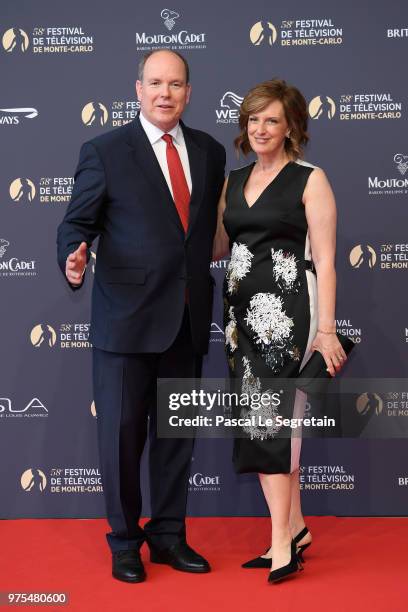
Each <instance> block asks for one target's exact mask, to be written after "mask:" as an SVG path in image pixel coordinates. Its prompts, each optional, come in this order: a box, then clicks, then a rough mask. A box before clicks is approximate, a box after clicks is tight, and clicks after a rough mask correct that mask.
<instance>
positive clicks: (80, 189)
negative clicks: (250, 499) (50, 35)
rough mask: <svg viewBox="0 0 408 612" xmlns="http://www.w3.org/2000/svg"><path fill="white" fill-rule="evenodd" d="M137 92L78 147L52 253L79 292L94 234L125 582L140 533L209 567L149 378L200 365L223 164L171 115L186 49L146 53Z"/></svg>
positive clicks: (97, 316)
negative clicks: (116, 123) (145, 463)
mask: <svg viewBox="0 0 408 612" xmlns="http://www.w3.org/2000/svg"><path fill="white" fill-rule="evenodd" d="M136 90H137V94H138V98H139V100H140V104H141V112H140V114H139V116H138V117H137V118H136V119H135V120H134V121H133V122H132V123H130V124H128V125H125V126H124V127H121V128H118V129H115V130H112V131H110V132H108V133H106V134H103V135H101V136H98V137H97V138H94V139H93V140H91V141H90V142H87V143H85V144H84V145H83V147H82V149H81V153H80V159H79V164H78V168H77V171H76V175H75V186H74V189H73V194H72V198H71V202H70V204H69V207H68V210H67V212H66V215H65V217H64V220H63V222H62V223H61V225H60V227H59V229H58V258H59V264H60V267H61V269H62V271H63V273H64V274H65V275H66V278H67V280H68V282H69V284H70V286H71V287H72V288H73V289H76V288H78V287H80V286H81V284H82V282H83V275H84V272H85V267H86V263H87V260H89V247H90V246H91V243H92V241H93V240H94V239H95V238H96V237H97V236H99V246H98V254H97V263H96V268H95V280H94V286H93V296H92V318H91V341H92V344H93V377H94V397H95V404H96V408H97V412H98V444H99V455H100V465H101V473H102V480H103V487H104V493H105V501H106V511H107V518H108V521H109V524H110V526H111V529H112V532H111V533H109V534H107V539H108V543H109V545H110V548H111V551H112V563H113V566H112V573H113V575H114V577H115V578H118V579H119V580H125V581H127V582H141V581H143V580H144V579H145V571H144V568H143V564H142V562H141V558H140V553H139V549H140V547H141V545H142V544H143V542H144V541H145V540H147V543H148V545H149V548H150V558H151V560H152V561H153V562H156V563H165V564H168V565H171V566H172V567H174V568H175V569H179V570H182V571H187V572H196V573H199V572H208V571H209V570H210V566H209V564H208V562H207V561H206V560H205V559H204V558H203V557H201V556H200V555H199V554H197V553H196V552H195V551H194V550H193V549H192V548H190V547H189V546H188V544H187V542H186V535H185V512H186V499H187V488H188V476H189V468H190V461H191V454H192V449H193V440H191V439H158V438H157V436H156V420H157V415H156V412H157V406H156V381H157V378H167V377H169V378H194V377H196V376H197V375H199V374H200V369H201V360H202V355H203V354H205V353H206V352H207V348H208V340H209V330H210V323H211V309H212V293H213V281H212V277H211V276H210V272H209V267H210V260H211V251H212V241H213V236H214V232H215V226H216V211H217V202H218V198H219V196H220V193H221V189H222V184H223V179H224V166H225V150H224V148H223V147H222V146H221V145H220V144H219V143H218V142H217V141H216V140H214V139H213V138H212V137H211V136H209V135H208V134H206V133H204V132H200V131H197V130H192V129H190V128H188V127H187V126H185V125H184V124H183V123H182V122H181V121H179V119H180V117H181V115H182V112H183V110H184V108H185V106H186V104H187V103H188V101H189V97H190V84H189V73H188V65H187V62H186V61H185V59H184V58H183V57H182V56H181V55H179V54H177V53H174V52H172V51H167V50H160V51H155V52H152V53H149V54H147V55H146V56H145V57H144V58H143V60H142V62H141V64H140V67H139V80H138V81H137V83H136ZM164 408H165V407H163V409H164ZM148 420H149V427H148ZM147 430H149V441H150V444H149V466H150V493H151V515H152V516H151V519H150V521H149V522H148V523H147V524H146V525H145V526H144V529H142V528H141V527H140V526H139V517H140V513H141V504H142V498H141V491H140V458H141V455H142V451H143V448H144V445H145V441H146V437H147Z"/></svg>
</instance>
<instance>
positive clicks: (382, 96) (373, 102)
mask: <svg viewBox="0 0 408 612" xmlns="http://www.w3.org/2000/svg"><path fill="white" fill-rule="evenodd" d="M336 108H337V110H338V113H337V117H338V119H339V120H340V121H380V120H384V119H401V117H402V116H403V113H402V110H403V104H402V102H400V101H399V100H394V96H393V95H392V94H391V92H375V93H370V92H368V93H366V92H364V93H347V94H342V95H341V96H339V97H338V98H330V97H329V96H327V95H321V96H316V97H315V98H313V99H312V100H311V101H310V103H309V115H310V117H311V119H333V118H334V115H335V112H336Z"/></svg>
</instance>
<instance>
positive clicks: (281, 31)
mask: <svg viewBox="0 0 408 612" xmlns="http://www.w3.org/2000/svg"><path fill="white" fill-rule="evenodd" d="M249 38H250V41H251V43H252V44H253V45H254V46H256V47H268V46H269V47H272V45H274V44H275V43H276V42H277V43H278V44H279V45H280V46H281V47H305V46H309V47H310V46H320V45H323V46H327V45H341V44H342V43H343V28H341V27H338V26H337V25H336V24H335V22H334V19H330V18H326V17H325V18H321V19H282V21H281V22H280V23H279V24H278V25H277V26H275V25H274V24H273V23H272V22H271V21H268V20H263V21H258V22H257V23H254V25H253V26H252V27H251V29H250V32H249Z"/></svg>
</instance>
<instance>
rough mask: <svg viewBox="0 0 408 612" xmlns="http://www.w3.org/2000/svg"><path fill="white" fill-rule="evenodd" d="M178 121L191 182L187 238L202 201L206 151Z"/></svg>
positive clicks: (205, 171)
mask: <svg viewBox="0 0 408 612" xmlns="http://www.w3.org/2000/svg"><path fill="white" fill-rule="evenodd" d="M180 123H181V127H182V130H183V135H184V141H185V143H186V148H187V153H188V161H189V164H190V173H191V182H192V190H191V200H190V214H189V222H188V230H187V238H188V237H189V236H190V234H191V231H192V229H193V226H194V223H195V221H196V219H197V216H198V211H199V210H200V206H201V203H202V201H203V195H204V187H205V177H206V173H207V153H206V151H205V150H204V149H202V148H200V147H199V146H198V145H197V143H196V142H195V140H194V137H193V134H192V132H191V130H190V129H189V128H188V127H186V126H185V125H184V123H182V122H180Z"/></svg>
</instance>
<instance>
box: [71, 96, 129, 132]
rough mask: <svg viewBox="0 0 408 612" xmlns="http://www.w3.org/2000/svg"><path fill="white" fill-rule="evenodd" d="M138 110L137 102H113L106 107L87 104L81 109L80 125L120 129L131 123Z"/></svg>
mask: <svg viewBox="0 0 408 612" xmlns="http://www.w3.org/2000/svg"><path fill="white" fill-rule="evenodd" d="M108 109H109V110H108ZM139 110H140V102H139V100H113V101H112V103H111V104H109V105H107V106H105V104H103V103H102V102H88V104H86V105H85V106H84V108H83V109H82V114H81V117H82V123H83V124H84V125H86V126H87V127H101V126H106V125H107V126H108V127H121V126H122V125H126V124H127V123H130V122H131V121H133V119H134V118H135V117H136V116H137V114H138V111H139Z"/></svg>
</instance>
